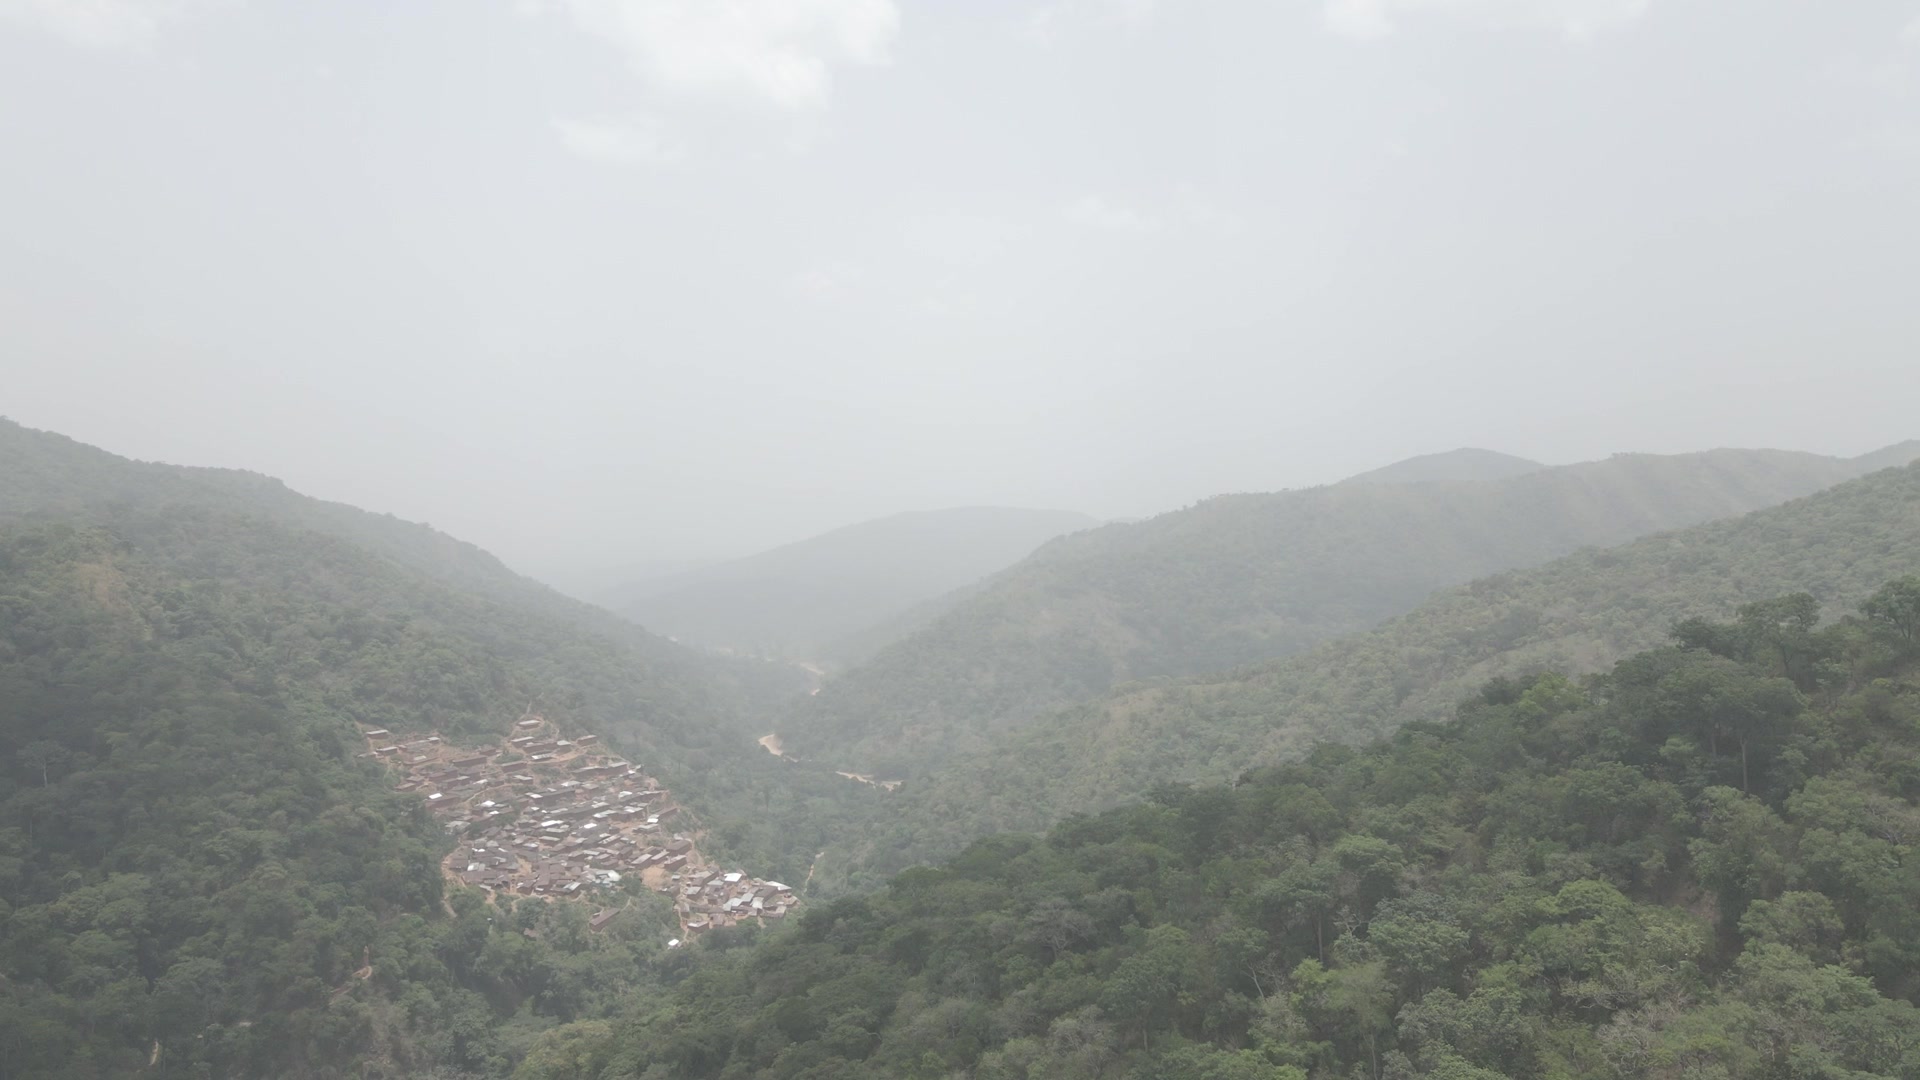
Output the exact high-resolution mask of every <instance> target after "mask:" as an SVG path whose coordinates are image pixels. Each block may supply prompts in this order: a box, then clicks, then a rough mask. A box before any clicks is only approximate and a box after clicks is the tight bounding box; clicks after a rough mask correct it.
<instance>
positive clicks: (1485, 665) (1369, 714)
mask: <svg viewBox="0 0 1920 1080" xmlns="http://www.w3.org/2000/svg"><path fill="white" fill-rule="evenodd" d="M1913 573H1920V464H1916V465H1911V466H1908V467H1906V468H1902V469H1888V470H1883V471H1881V472H1878V473H1875V474H1873V475H1871V476H1867V477H1863V478H1861V479H1859V480H1855V481H1852V482H1849V483H1846V484H1842V485H1840V486H1838V487H1835V488H1833V489H1831V490H1828V491H1824V492H1821V493H1819V494H1816V495H1812V496H1809V497H1806V498H1803V499H1798V500H1795V501H1793V502H1789V503H1786V504H1784V505H1782V506H1778V507H1773V508H1770V509H1767V510H1761V511H1756V512H1754V513H1752V514H1748V515H1745V516H1743V517H1739V518H1733V519H1729V520H1724V521H1716V522H1710V523H1708V524H1706V525H1699V526H1695V527H1693V528H1690V529H1684V530H1680V531H1677V532H1671V533H1664V534H1660V535H1656V536H1651V537H1646V538H1644V539H1641V540H1637V541H1634V542H1633V543H1630V544H1627V545H1624V546H1622V547H1617V548H1610V549H1604V550H1592V551H1582V552H1579V553H1576V554H1573V555H1569V556H1566V557H1564V558H1561V559H1557V560H1555V561H1553V562H1549V563H1547V564H1545V565H1543V566H1538V567H1534V568H1532V569H1528V570H1518V571H1513V572H1511V573H1507V574H1502V575H1499V576H1496V577H1491V578H1486V579H1483V580H1480V581H1477V582H1474V583H1472V584H1470V585H1467V586H1465V587H1462V588H1457V589H1452V590H1449V591H1447V592H1444V593H1442V594H1440V595H1438V596H1435V597H1433V598H1432V599H1430V600H1428V601H1427V602H1426V603H1424V604H1422V605H1420V606H1419V607H1418V608H1416V609H1415V610H1414V611H1412V612H1411V613H1409V614H1407V615H1405V616H1402V617H1400V618H1397V619H1394V620H1392V621H1390V622H1388V623H1386V624H1385V625H1383V626H1381V627H1379V628H1377V629H1375V630H1372V631H1369V632H1367V633H1364V634H1359V635H1356V636H1353V637H1348V638H1344V639H1341V640H1338V641H1334V642H1330V643H1328V644H1326V645H1323V646H1322V647H1320V648H1318V649H1316V650H1314V651H1313V652H1310V653H1307V654H1305V655H1302V656H1296V657H1291V658H1287V659H1283V660H1277V661H1273V662H1270V663H1267V664H1264V665H1259V666H1256V667H1250V668H1246V669H1243V670H1240V671H1236V672H1233V673H1230V674H1227V675H1222V676H1212V677H1200V678H1194V679H1188V680H1183V681H1176V680H1167V681H1164V682H1161V683H1158V684H1143V685H1136V686H1128V687H1123V688H1121V689H1119V690H1116V691H1115V692H1114V693H1112V694H1111V695H1109V696H1107V697H1105V698H1102V699H1099V700H1096V701H1093V702H1089V703H1085V704H1082V705H1079V706H1075V707H1072V708H1068V709H1065V710H1062V711H1059V712H1056V713H1053V714H1049V715H1048V716H1046V717H1044V718H1042V719H1041V720H1039V721H1036V722H1035V723H1034V724H1032V725H1031V726H1029V727H1028V728H1027V729H1026V730H1024V731H1022V732H1019V733H1017V734H1015V735H1013V736H1010V737H1009V738H1007V739H1005V740H1004V741H1002V742H1001V743H1000V744H999V745H997V746H995V747H994V748H993V749H992V750H991V751H988V752H981V753H978V754H972V755H968V756H966V757H964V758H961V759H957V760H955V761H953V762H951V763H949V765H948V767H947V768H945V769H943V770H941V771H940V772H938V773H935V774H933V775H931V776H929V777H926V778H924V779H922V780H920V781H917V782H911V783H909V784H907V785H906V786H905V787H904V788H902V789H901V790H900V791H899V792H898V793H897V795H896V798H897V799H898V800H899V803H898V805H897V806H896V807H895V808H894V810H893V812H892V814H891V815H890V816H891V824H890V825H889V826H888V827H887V828H886V829H884V830H881V833H880V838H879V840H878V841H877V844H876V846H875V848H873V849H872V850H869V851H866V852H859V853H853V854H852V855H851V856H850V857H851V858H852V860H853V864H854V865H855V866H860V867H866V868H870V869H872V870H875V871H878V872H882V873H884V872H890V871H891V870H893V869H897V868H899V867H902V866H906V865H910V864H912V863H914V862H918V861H922V860H925V859H928V858H937V857H939V856H941V855H943V854H946V853H950V852H953V851H957V850H958V849H959V848H960V847H961V846H962V845H964V844H965V843H966V842H967V841H969V840H971V839H972V838H973V837H975V836H978V835H981V834H982V833H984V832H987V831H991V830H996V829H999V830H1015V829H1018V830H1029V829H1041V828H1044V827H1046V826H1047V825H1049V824H1050V823H1052V822H1054V821H1058V820H1060V819H1061V818H1062V817H1064V816H1066V815H1067V814H1070V813H1073V812H1076V811H1084V810H1088V809H1092V808H1097V807H1101V806H1107V805H1112V804H1113V803H1115V802H1118V801H1121V800H1124V799H1128V798H1133V797H1137V796H1138V795H1139V794H1140V793H1141V792H1144V791H1145V790H1147V789H1148V788H1149V787H1150V786H1151V785H1153V784H1154V783H1156V782H1159V781H1163V780H1169V779H1206V780H1219V779H1224V778H1227V777H1230V776H1233V775H1236V774H1237V773H1238V772H1240V771H1241V770H1243V769H1245V768H1246V767H1248V766H1249V765H1250V764H1258V763H1274V762H1279V761H1283V760H1286V759H1287V758H1289V757H1291V756H1294V755H1297V754H1299V753H1301V752H1303V751H1304V750H1305V749H1306V748H1307V747H1308V746H1310V745H1312V744H1314V743H1315V742H1318V741H1322V740H1329V739H1333V740H1342V741H1359V740H1363V739H1368V738H1372V737H1375V736H1378V735H1380V734H1383V733H1385V732H1387V731H1391V730H1392V729H1394V728H1396V727H1398V726H1400V725H1402V724H1406V723H1410V722H1414V721H1421V720H1431V719H1435V718H1437V717H1442V716H1445V715H1447V714H1448V712H1449V710H1450V709H1451V708H1452V706H1453V703H1454V702H1456V701H1458V700H1459V699H1460V698H1461V697H1462V696H1464V695H1466V694H1468V693H1470V692H1471V690H1472V688H1473V687H1475V686H1476V685H1478V684H1479V683H1481V682H1483V681H1485V680H1487V679H1491V678H1495V677H1498V676H1514V675H1521V674H1525V673H1529V672H1534V671H1543V670H1555V671H1567V672H1576V673H1577V672H1590V671H1597V670H1601V669H1603V668H1605V667H1606V666H1607V665H1608V664H1610V663H1612V662H1613V661H1615V660H1618V659H1619V658H1621V657H1623V656H1626V655H1629V654H1631V653H1633V652H1634V651H1636V650H1639V649H1645V648H1649V647H1651V646H1653V645H1656V644H1658V643H1659V642H1661V641H1662V640H1664V639H1665V636H1666V634H1667V632H1668V631H1669V629H1670V628H1671V627H1672V626H1673V624H1674V622H1675V620H1678V619H1681V618H1684V617H1686V616H1688V615H1693V614H1700V613H1705V614H1709V615H1726V614H1730V613H1732V611H1733V610H1734V609H1735V608H1736V607H1737V606H1738V605H1740V604H1744V603H1748V602H1752V601H1755V600H1759V599H1762V598H1765V597H1769V596H1774V595H1777V594H1781V593H1787V592H1804V593H1807V594H1809V595H1811V596H1813V597H1815V598H1816V600H1817V602H1818V603H1819V604H1820V605H1822V606H1823V607H1824V608H1825V609H1826V610H1828V611H1829V612H1838V611H1844V610H1849V609H1851V607H1852V605H1854V604H1857V603H1859V602H1860V601H1861V600H1862V599H1863V598H1864V597H1865V596H1866V595H1867V594H1868V593H1869V592H1870V591H1871V590H1873V589H1874V587H1875V586H1876V584H1877V583H1879V582H1882V581H1885V580H1887V579H1888V578H1892V577H1897V576H1900V575H1904V574H1913ZM836 857H840V853H839V852H837V851H836V852H833V853H831V854H830V860H831V859H832V858H836ZM841 865H843V866H844V865H845V864H841Z"/></svg>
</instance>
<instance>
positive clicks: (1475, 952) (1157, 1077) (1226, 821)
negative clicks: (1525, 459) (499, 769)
mask: <svg viewBox="0 0 1920 1080" xmlns="http://www.w3.org/2000/svg"><path fill="white" fill-rule="evenodd" d="M1841 557H1842V558H1845V556H1844V555H1843V556H1841ZM1804 558H1805V559H1806V560H1807V561H1808V563H1809V564H1810V576H1813V577H1816V578H1819V577H1827V576H1844V575H1843V572H1840V571H1835V570H1831V569H1829V570H1827V571H1824V572H1823V571H1820V570H1818V569H1812V568H1811V564H1812V563H1815V562H1818V561H1820V560H1821V557H1820V555H1818V554H1817V553H1813V552H1807V553H1805V554H1804ZM1816 607H1817V603H1816V602H1815V601H1814V600H1812V598H1810V597H1805V596H1798V597H1794V596H1789V597H1784V598H1778V599H1774V600H1769V601H1762V602H1760V603H1757V604H1755V605H1753V606H1751V607H1748V608H1744V609H1742V610H1741V611H1740V612H1739V614H1738V618H1737V620H1736V621H1735V622H1732V623H1724V624H1721V623H1713V622H1710V621H1707V620H1700V619H1696V620H1693V621H1691V622H1689V623H1687V624H1686V625H1685V626H1684V627H1683V628H1682V630H1681V632H1680V633H1679V634H1678V635H1677V638H1676V642H1677V644H1676V646H1675V647H1666V648H1660V649H1656V650H1653V651H1650V652H1646V653H1643V654H1640V655H1637V656H1634V657H1632V658H1630V659H1628V660H1626V661H1624V662H1622V663H1620V664H1619V665H1618V666H1617V667H1615V668H1614V669H1613V670H1612V671H1611V673H1609V674H1608V675H1606V676H1604V677H1600V678H1594V679H1591V680H1587V681H1584V682H1578V683H1576V682H1571V681H1568V680H1567V679H1565V678H1563V677H1561V676H1558V675H1552V674H1547V675H1538V676H1533V677H1530V678H1524V679H1500V680H1495V681H1493V682H1491V683H1489V684H1487V685H1486V686H1484V687H1483V688H1482V689H1481V690H1480V691H1479V693H1478V694H1476V695H1475V696H1474V697H1473V698H1472V699H1471V700H1470V701H1468V702H1467V703H1466V704H1465V705H1463V706H1462V707H1461V708H1460V710H1459V717H1458V721H1457V722H1455V723H1449V724H1426V723H1422V724H1416V725H1411V726H1408V727H1406V728H1402V729H1401V730H1400V731H1399V732H1397V733H1396V734H1395V735H1394V736H1393V737H1392V738H1391V740H1389V741H1386V742H1380V743H1375V744H1373V745H1371V746H1368V747H1366V748H1364V749H1352V748H1349V747H1346V746H1338V745H1333V746H1323V747H1321V748H1319V749H1317V750H1316V751H1314V752H1313V753H1312V754H1310V755H1309V756H1308V757H1307V758H1306V759H1305V760H1304V761H1301V762H1298V763H1295V764H1290V765H1283V766H1279V767H1276V768H1270V769H1264V770H1255V771H1253V772H1250V773H1248V774H1246V775H1244V776H1242V777H1240V778H1239V779H1238V781H1237V782H1236V783H1235V784H1234V785H1232V786H1231V787H1225V786H1206V787H1185V786H1178V785H1161V786H1156V787H1154V788H1152V789H1150V790H1149V791H1145V792H1142V794H1143V795H1145V796H1146V798H1145V799H1144V800H1143V801H1141V802H1139V803H1137V804H1135V805H1132V806H1129V807H1126V808H1124V809H1118V810H1113V811H1109V812H1107V813H1104V814H1101V815H1099V816H1094V817H1089V816H1084V815H1082V816H1076V817H1074V818H1072V819H1070V820H1069V821H1067V822H1065V823H1063V824H1061V825H1060V826H1058V827H1057V828H1055V829H1054V830H1053V831H1052V832H1051V833H1050V834H1049V835H1047V836H1045V837H1032V836H1003V837H998V838H994V839H990V840H984V841H981V842H979V843H976V844H974V845H973V846H972V847H970V848H969V849H968V850H967V851H966V852H965V853H963V854H961V855H960V856H959V857H957V858H955V859H954V860H952V861H951V862H949V863H947V864H945V865H944V866H941V867H938V868H922V869H916V870H911V871H908V872H906V873H903V874H901V875H900V876H898V877H896V878H894V879H893V880H892V882H891V883H889V884H888V886H887V887H886V888H885V889H883V890H881V891H880V892H878V893H876V894H875V895H872V896H869V897H860V898H848V899H844V900H841V901H838V902H835V903H833V904H830V905H827V906H825V907H822V908H818V909H815V910H812V911H810V912H808V913H807V914H806V915H805V916H804V917H803V918H802V919H801V920H800V921H799V924H798V925H797V926H794V927H788V928H784V929H783V930H781V931H779V932H777V933H775V934H773V935H771V936H770V937H769V938H768V939H767V940H763V941H761V942H759V943H758V945H757V946H756V947H753V948H744V947H733V948H724V949H722V948H716V946H719V945H723V944H728V943H726V942H718V941H715V942H709V943H707V945H706V946H705V947H703V949H702V950H700V952H701V954H702V955H700V956H697V957H694V958H690V959H688V960H687V961H686V962H685V964H684V977H683V978H681V979H680V980H679V982H678V984H677V986H676V987H675V988H674V989H673V991H672V993H671V995H670V996H669V997H667V998H665V999H664V1000H654V999H650V1000H647V1001H645V1002H643V1003H641V1004H640V1005H639V1006H638V1007H637V1008H636V1009H635V1010H634V1015H633V1017H632V1019H631V1020H630V1021H628V1022H627V1023H625V1024H624V1025H621V1026H619V1027H617V1028H610V1027H608V1026H605V1025H596V1026H592V1027H582V1028H576V1029H571V1030H569V1031H566V1032H562V1033H556V1035H555V1036H554V1037H553V1046H554V1048H555V1051H556V1052H555V1053H554V1054H552V1055H551V1056H550V1057H549V1056H544V1055H543V1056H539V1057H537V1058H535V1059H530V1061H529V1066H528V1068H527V1069H526V1072H525V1075H526V1076H527V1077H528V1078H529V1080H560V1078H567V1080H585V1078H591V1077H616V1076H620V1077H633V1076H637V1077H642V1078H647V1080H653V1078H659V1080H666V1078H668V1077H674V1078H680V1077H686V1078H696V1077H740V1078H747V1077H819V1078H826V1077H834V1078H836V1080H857V1078H866V1077H872V1078H876V1080H877V1078H880V1077H889V1078H890V1077H942V1078H948V1077H967V1078H974V1080H1040V1078H1046V1080H1096V1078H1120V1077H1129V1078H1141V1080H1162V1078H1164V1080H1256V1078H1258V1080H1288V1078H1291V1080H1321V1078H1327V1080H1331V1078H1334V1077H1366V1078H1369V1080H1388V1078H1391V1080H1414V1078H1417V1077H1435V1078H1446V1080H1498V1078H1503V1077H1568V1078H1582V1080H1643V1078H1650V1077H1651V1078H1673V1080H1680V1078H1707V1077H1725V1078H1734V1077H1807V1078H1814V1077H1821V1078H1833V1080H1838V1078H1842V1077H1845V1078H1853V1080H1869V1078H1888V1080H1894V1078H1908V1077H1913V1076H1916V1075H1920V1009H1916V1008H1915V1001H1916V999H1920V806H1917V805H1916V799H1920V680H1917V679H1916V677H1915V656H1916V636H1915V635H1916V632H1920V578H1908V579H1906V580H1904V581H1898V582H1894V583H1891V584H1889V585H1887V586H1885V587H1884V588H1882V589H1881V590H1879V591H1878V592H1877V593H1874V594H1873V595H1872V596H1871V597H1870V599H1868V600H1867V602H1866V603H1865V604H1864V605H1863V608H1862V613H1861V614H1859V615H1856V616H1853V617H1849V618H1848V619H1846V620H1844V621H1843V622H1840V623H1837V624H1835V625H1832V626H1829V627H1827V628H1824V629H1816V628H1815V624H1814V621H1813V619H1814V615H1813V612H1814V611H1815V609H1816ZM561 1050H564V1053H561V1052H559V1051H561Z"/></svg>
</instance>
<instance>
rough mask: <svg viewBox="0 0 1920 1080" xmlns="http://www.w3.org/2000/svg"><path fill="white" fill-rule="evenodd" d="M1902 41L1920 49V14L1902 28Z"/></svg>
mask: <svg viewBox="0 0 1920 1080" xmlns="http://www.w3.org/2000/svg"><path fill="white" fill-rule="evenodd" d="M1900 41H1901V43H1902V44H1905V45H1909V46H1912V47H1914V48H1917V49H1920V15H1915V16H1914V17H1913V21H1912V22H1909V23H1908V24H1907V25H1905V26H1903V27H1901V28H1900Z"/></svg>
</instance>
